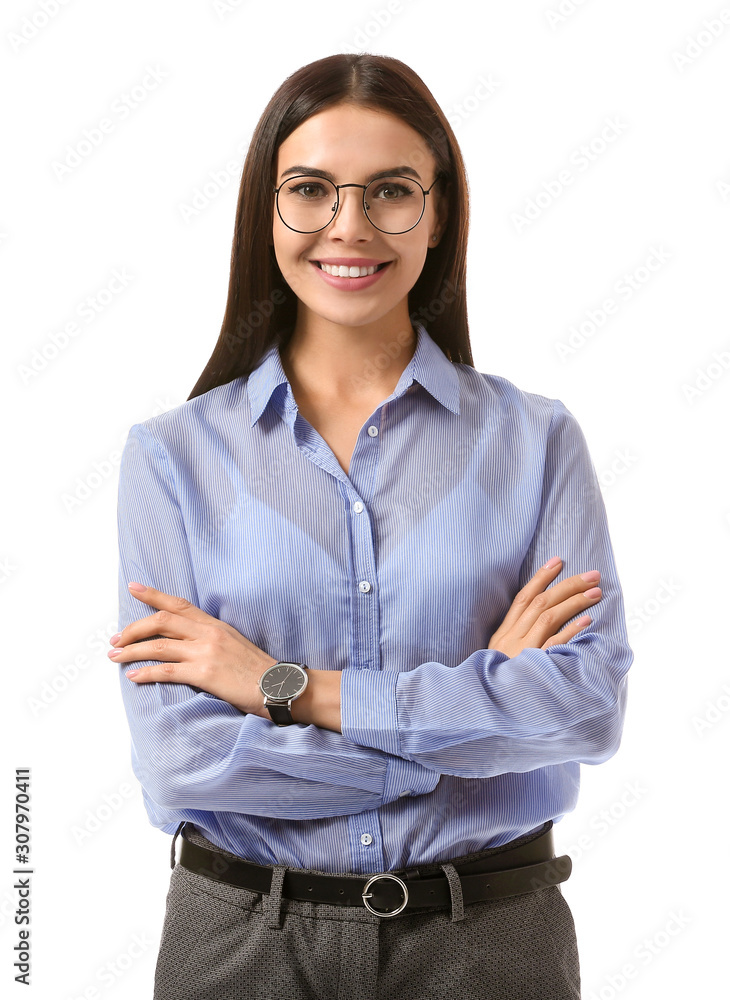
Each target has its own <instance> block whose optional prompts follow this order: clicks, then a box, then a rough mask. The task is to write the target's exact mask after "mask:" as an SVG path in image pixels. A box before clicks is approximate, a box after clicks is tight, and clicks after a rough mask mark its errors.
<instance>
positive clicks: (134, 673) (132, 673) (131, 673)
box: [124, 670, 139, 677]
mask: <svg viewBox="0 0 730 1000" xmlns="http://www.w3.org/2000/svg"><path fill="white" fill-rule="evenodd" d="M138 673H139V670H128V671H127V673H126V674H125V675H124V676H125V677H136V676H137V674H138Z"/></svg>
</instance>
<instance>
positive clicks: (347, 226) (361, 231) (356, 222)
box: [325, 187, 375, 243]
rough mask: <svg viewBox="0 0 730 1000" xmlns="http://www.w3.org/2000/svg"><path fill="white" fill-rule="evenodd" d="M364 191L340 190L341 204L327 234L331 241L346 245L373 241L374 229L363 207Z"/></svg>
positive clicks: (357, 189) (359, 189)
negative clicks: (364, 240)
mask: <svg viewBox="0 0 730 1000" xmlns="http://www.w3.org/2000/svg"><path fill="white" fill-rule="evenodd" d="M362 196H363V189H362V188H360V187H346V188H340V203H339V205H338V206H337V212H336V213H335V217H334V219H333V220H332V222H330V224H329V226H327V229H326V230H325V232H326V233H327V234H328V235H329V238H330V239H340V240H342V241H343V242H345V243H353V242H355V241H356V240H362V239H372V235H373V233H374V231H375V230H374V227H373V225H372V223H371V222H370V220H369V219H368V217H367V216H366V215H365V210H364V209H363V206H362Z"/></svg>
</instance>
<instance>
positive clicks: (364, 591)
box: [357, 580, 370, 594]
mask: <svg viewBox="0 0 730 1000" xmlns="http://www.w3.org/2000/svg"><path fill="white" fill-rule="evenodd" d="M357 589H358V590H359V591H360V592H361V593H362V594H367V592H368V591H369V590H370V584H369V583H368V582H367V580H361V581H360V583H358V585H357Z"/></svg>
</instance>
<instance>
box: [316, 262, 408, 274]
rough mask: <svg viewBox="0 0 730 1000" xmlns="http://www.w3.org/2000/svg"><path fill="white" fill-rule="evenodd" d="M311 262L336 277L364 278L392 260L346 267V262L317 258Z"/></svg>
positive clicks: (380, 269)
mask: <svg viewBox="0 0 730 1000" xmlns="http://www.w3.org/2000/svg"><path fill="white" fill-rule="evenodd" d="M312 263H313V264H316V265H317V267H319V269H320V270H321V271H325V272H326V273H327V274H331V275H333V276H334V277H336V278H365V277H366V276H367V275H368V274H375V272H376V271H382V270H383V268H384V267H387V266H388V265H389V264H390V263H392V262H391V261H389V260H387V261H386V262H385V263H384V264H377V265H376V264H373V265H371V266H370V267H348V266H347V265H346V264H341V265H337V264H323V263H322V262H321V261H318V260H314V261H312Z"/></svg>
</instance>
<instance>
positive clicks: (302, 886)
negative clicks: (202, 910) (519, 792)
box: [173, 824, 572, 917]
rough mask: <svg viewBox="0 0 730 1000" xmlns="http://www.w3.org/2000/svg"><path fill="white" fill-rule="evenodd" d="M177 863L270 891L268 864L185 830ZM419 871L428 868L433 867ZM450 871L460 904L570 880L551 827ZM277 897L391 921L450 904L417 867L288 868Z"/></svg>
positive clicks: (440, 879) (438, 881) (438, 880)
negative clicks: (362, 910)
mask: <svg viewBox="0 0 730 1000" xmlns="http://www.w3.org/2000/svg"><path fill="white" fill-rule="evenodd" d="M173 851H174V842H173ZM443 863H445V862H443ZM180 864H181V865H182V866H183V868H187V869H188V871H191V872H194V873H195V874H197V875H203V876H204V877H205V878H210V879H214V880H215V881H217V882H225V883H227V884H228V885H235V886H238V887H239V888H241V889H248V890H249V891H250V892H258V893H267V894H268V893H269V892H270V890H271V876H272V870H273V868H272V866H269V865H257V864H254V863H253V862H252V861H244V860H237V861H232V860H231V859H230V858H227V857H226V856H225V855H224V854H220V853H218V851H211V850H208V849H207V848H205V847H200V846H199V845H198V844H194V843H193V842H192V841H190V840H188V839H187V837H186V836H185V830H184V827H183V828H182V846H181V850H180ZM422 867H424V868H425V867H430V868H431V869H433V867H434V865H433V863H431V864H429V865H428V866H426V865H424V866H422ZM454 867H455V869H456V871H457V872H458V874H459V877H460V881H461V888H462V894H463V901H464V903H465V904H468V903H476V902H480V901H481V900H486V899H499V898H501V897H503V896H518V895H520V894H522V893H526V892H535V891H536V890H538V889H545V888H547V887H548V886H551V885H557V884H558V883H559V882H564V881H565V880H566V879H567V878H568V877H569V876H570V873H571V870H572V862H571V860H570V858H569V857H568V855H567V854H564V855H562V856H561V857H559V858H556V857H555V856H554V850H553V831H552V824H550V828H549V829H548V830H546V831H545V833H542V834H540V835H538V836H537V837H536V838H535V839H534V840H530V841H527V842H526V843H524V844H519V845H518V846H516V847H512V848H510V847H505V850H503V851H500V850H499V848H497V849H496V851H495V853H494V854H491V855H488V856H487V857H484V858H478V859H477V860H475V861H471V862H461V863H459V864H457V865H454ZM282 896H284V897H285V898H286V899H304V900H309V901H310V902H313V903H330V904H335V905H337V906H365V907H366V908H367V909H368V910H370V912H371V913H375V914H377V915H378V916H380V917H394V916H396V915H397V914H398V913H402V912H403V911H404V910H405V909H408V910H413V909H420V908H423V907H429V906H448V905H450V903H451V893H450V889H449V883H448V880H447V879H446V876H445V875H444V874H443V872H440V873H438V874H434V877H430V874H429V875H426V876H424V875H422V874H421V872H420V871H419V869H418V868H412V869H407V870H404V871H393V872H380V873H378V874H376V875H355V874H352V875H314V874H309V873H306V872H302V871H301V869H297V868H287V869H286V872H285V874H284V884H283V887H282Z"/></svg>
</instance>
